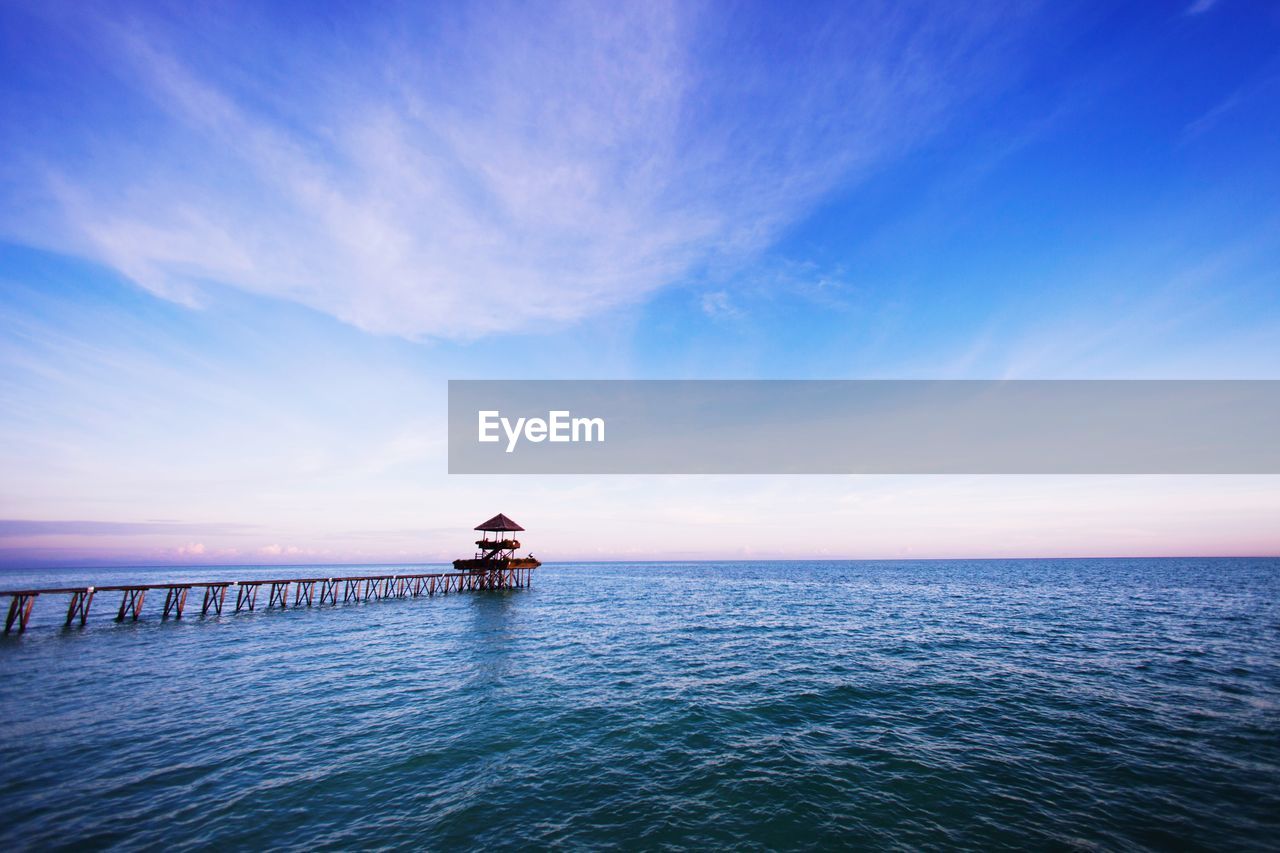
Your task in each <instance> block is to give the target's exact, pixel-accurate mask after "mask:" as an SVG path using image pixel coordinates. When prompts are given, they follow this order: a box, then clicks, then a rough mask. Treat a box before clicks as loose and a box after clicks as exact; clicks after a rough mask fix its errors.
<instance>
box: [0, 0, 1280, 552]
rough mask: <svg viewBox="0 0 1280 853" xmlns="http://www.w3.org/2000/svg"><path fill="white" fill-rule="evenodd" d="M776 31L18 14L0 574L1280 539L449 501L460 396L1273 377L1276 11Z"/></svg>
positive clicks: (689, 21)
mask: <svg viewBox="0 0 1280 853" xmlns="http://www.w3.org/2000/svg"><path fill="white" fill-rule="evenodd" d="M791 5H794V4H790V5H788V4H770V5H764V4H722V3H708V4H673V5H663V4H657V3H646V4H630V5H620V4H619V5H616V6H613V5H609V6H607V5H605V4H590V3H578V4H558V3H555V4H553V3H547V4H536V5H530V4H473V5H462V4H441V5H440V6H438V7H434V8H433V7H420V6H418V5H416V4H407V5H404V6H398V5H395V4H385V5H382V6H380V7H379V8H378V9H377V10H376V11H371V10H370V9H368V8H361V7H351V6H349V5H346V6H339V5H335V6H332V7H326V6H325V5H324V4H316V3H307V4H284V3H277V4H243V5H238V4H216V5H213V4H210V5H204V6H201V5H192V4H164V3H150V4H139V3H119V2H117V3H101V4H94V3H26V2H11V3H8V4H5V6H4V8H3V9H2V10H0V67H2V69H3V74H2V75H0V185H2V186H3V195H2V196H0V400H2V401H3V407H2V409H0V467H2V468H3V470H4V471H5V477H4V478H3V479H4V484H3V486H0V519H8V521H0V560H3V561H5V562H9V563H24V564H25V563H32V562H70V563H75V562H86V561H88V562H92V561H100V560H102V561H124V562H129V561H167V560H192V561H208V562H253V561H276V560H280V561H293V562H302V561H308V560H409V559H442V558H446V557H450V556H453V555H455V552H457V550H458V546H459V543H460V544H462V545H465V544H466V534H465V533H461V531H464V530H466V529H467V528H469V527H470V526H471V525H472V524H474V523H475V522H476V521H478V520H479V519H480V518H483V517H488V516H489V515H492V514H493V512H496V511H498V510H502V511H504V512H507V513H509V514H510V515H513V516H514V517H516V518H517V519H519V520H521V521H522V523H524V524H525V525H526V526H527V527H530V528H531V530H534V531H537V535H536V537H535V541H537V542H538V545H539V547H538V552H539V553H540V554H541V555H550V554H555V555H557V556H563V557H565V558H579V557H609V556H622V557H630V556H646V557H668V556H671V557H684V556H700V557H713V556H722V555H723V556H737V555H743V556H797V557H803V556H985V555H1013V554H1029V555H1035V554H1062V553H1079V554H1107V553H1134V554H1146V553H1260V552H1268V553H1275V552H1276V551H1277V550H1280V539H1278V538H1277V534H1276V533H1275V532H1274V531H1273V530H1272V528H1273V527H1274V518H1275V517H1277V511H1278V510H1280V489H1278V488H1277V486H1276V482H1275V480H1274V478H1268V477H1252V478H1250V477H1239V478H834V477H833V478H551V479H549V480H546V481H541V482H530V481H527V480H524V479H511V480H504V479H502V478H458V477H455V478H450V477H448V476H447V475H445V473H444V468H445V461H444V460H445V456H444V443H443V410H444V392H445V380H447V379H449V378H468V377H492V378H523V377H531V378H543V377H546V378H552V377H554V378H585V377H600V378H654V377H659V378H660V377H679V378H719V377H734V378H756V377H760V378H811V377H813V378H840V377H898V378H917V377H926V378H938V377H941V378H978V377H980V378H989V377H995V378H999V377H1012V378H1065V377H1071V378H1127V377H1133V378H1213V377H1217V378H1280V272H1278V271H1280V204H1278V203H1277V201H1276V200H1277V199H1280V156H1277V154H1276V152H1277V151H1280V10H1277V8H1276V7H1275V6H1274V5H1273V4H1262V3H1246V2H1238V0H1218V2H1207V1H1206V0H1197V2H1192V3H1143V4H1134V5H1131V6H1128V7H1118V6H1117V5H1116V4H1107V3H1097V4H1073V3H1055V4H1048V3H1045V4H1035V3H1009V4H998V3H991V4H981V5H979V6H977V7H975V8H962V7H959V6H957V5H956V4H946V3H935V4H929V3H924V4H915V3H906V4H903V3H883V4H859V5H850V4H833V5H830V6H823V5H820V4H804V5H803V7H802V8H801V9H800V10H797V9H795V8H790V6H791ZM473 516H474V518H473ZM814 519H818V520H820V521H821V523H822V525H823V526H826V527H829V528H831V529H832V530H833V531H834V532H833V533H832V534H831V535H832V538H831V540H830V542H824V543H823V544H822V545H821V546H815V545H814V542H813V539H812V536H811V533H812V527H813V526H814V525H813V520H814ZM619 542H625V543H627V544H626V545H625V546H619V545H618V544H617V543H619ZM726 542H731V543H733V544H732V546H726V545H725V543H726Z"/></svg>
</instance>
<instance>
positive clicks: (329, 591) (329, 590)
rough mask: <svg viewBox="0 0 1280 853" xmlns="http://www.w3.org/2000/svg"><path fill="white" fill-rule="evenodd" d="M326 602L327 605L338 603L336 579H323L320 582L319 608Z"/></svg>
mask: <svg viewBox="0 0 1280 853" xmlns="http://www.w3.org/2000/svg"><path fill="white" fill-rule="evenodd" d="M326 601H327V602H328V603H329V604H337V603H338V581H337V579H336V578H325V579H324V580H322V581H321V582H320V606H321V607H323V606H324V604H325V602H326Z"/></svg>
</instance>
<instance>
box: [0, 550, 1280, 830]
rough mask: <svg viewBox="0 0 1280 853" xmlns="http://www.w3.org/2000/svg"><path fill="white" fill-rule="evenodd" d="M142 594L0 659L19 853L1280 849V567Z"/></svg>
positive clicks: (925, 568)
mask: <svg viewBox="0 0 1280 853" xmlns="http://www.w3.org/2000/svg"><path fill="white" fill-rule="evenodd" d="M402 568H407V567H402ZM292 571H293V573H295V574H297V575H299V576H303V575H307V574H310V573H312V570H306V569H301V570H292ZM365 571H368V573H371V574H374V573H384V572H386V571H387V570H386V569H376V570H372V569H366V570H365ZM329 572H330V570H328V569H326V570H323V573H329ZM257 573H258V574H259V575H261V574H263V573H265V574H268V575H275V576H280V575H281V574H285V575H287V574H289V573H290V572H289V571H285V572H282V570H281V569H279V568H272V569H264V570H258V571H257ZM353 573H354V572H353ZM253 574H255V570H249V569H213V570H210V569H203V570H201V571H198V572H191V571H190V570H182V571H180V570H177V569H170V570H156V569H147V570H141V569H139V570H130V571H117V570H112V571H58V572H48V573H43V574H40V575H33V574H16V573H13V572H6V573H3V574H0V587H3V588H13V587H20V586H24V585H27V584H32V583H45V584H55V583H56V584H63V583H71V582H82V581H83V582H97V583H99V584H105V583H108V582H111V581H119V580H136V581H147V580H157V581H158V580H171V579H177V578H178V577H192V578H196V577H201V578H202V577H221V576H231V577H248V576H251V575H253ZM116 595H118V594H117V593H112V594H110V595H108V594H105V593H104V594H103V596H102V597H101V598H100V599H99V600H98V601H97V602H95V611H94V615H93V617H91V621H90V624H89V626H88V627H87V628H85V629H79V628H75V629H70V630H64V629H63V628H62V627H61V625H60V621H61V620H60V618H59V617H60V615H61V614H60V613H58V607H57V604H55V602H54V601H48V602H45V601H42V602H40V603H38V604H37V609H36V620H35V622H34V624H33V627H32V628H31V629H30V630H29V632H28V633H27V634H26V635H24V636H22V637H20V638H15V637H9V638H7V639H5V640H4V641H3V642H0V844H3V846H4V847H5V848H6V849H40V850H44V849H58V848H70V847H75V848H77V849H84V848H86V847H87V848H102V847H113V848H117V849H130V850H132V849H161V848H175V847H176V848H218V849H220V850H227V849H230V850H235V849H256V848H262V847H272V848H297V849H308V850H309V849H352V848H361V849H364V848H375V847H376V848H402V847H403V848H413V849H454V848H481V847H482V848H494V847H505V848H520V849H523V848H528V847H544V846H553V847H557V848H563V849H586V848H592V849H594V848H601V847H616V848H626V849H632V848H682V847H697V848H707V847H715V848H720V847H735V848H745V849H753V848H761V849H763V848H771V849H772V848H781V849H807V848H808V849H811V848H818V847H823V848H826V847H832V846H839V847H874V848H895V849H917V848H922V847H923V848H938V847H957V846H958V847H966V848H982V849H1023V848H1027V847H1032V848H1039V849H1044V848H1061V849H1070V848H1084V849H1091V848H1104V849H1116V848H1121V849H1135V848H1138V849H1141V848H1154V849H1170V848H1178V849H1187V848H1197V847H1199V848H1206V849H1209V848H1211V849H1232V850H1234V849H1276V848H1277V846H1280V561H1277V560H1246V559H1241V560H1098V561H1090V560H1068V561H1053V560H1048V561H1046V560H1028V561H971V562H967V561H945V562H854V563H763V562H762V563H697V564H678V563H664V564H605V565H596V564H587V565H552V566H547V567H544V568H543V569H540V570H539V571H538V572H536V573H535V577H534V584H533V587H532V588H531V589H527V590H515V591H507V592H492V593H463V594H458V595H450V596H447V597H443V598H439V597H438V598H435V599H433V600H412V599H406V600H392V601H382V602H373V603H369V604H360V605H345V606H343V605H340V606H338V607H324V608H320V607H313V608H310V609H302V610H291V611H288V612H280V611H272V612H266V611H262V610H259V611H257V612H254V613H252V614H239V615H230V614H229V611H230V608H228V614H227V615H223V616H222V617H221V618H209V619H201V618H199V615H198V612H199V611H198V603H197V607H196V616H195V618H191V614H190V611H188V617H187V618H184V619H183V620H182V621H181V622H180V623H174V622H167V623H162V622H161V620H160V618H159V607H160V599H161V598H162V597H161V596H156V597H155V599H153V600H150V601H148V605H147V613H146V615H145V616H144V618H143V620H142V621H141V622H139V623H137V624H115V623H114V622H113V621H112V619H111V617H112V616H113V615H114V610H115V607H116V598H115V596H116ZM152 595H153V596H155V593H152ZM263 595H264V596H265V593H263ZM193 598H194V596H193ZM57 601H58V602H65V599H57ZM63 606H65V604H63Z"/></svg>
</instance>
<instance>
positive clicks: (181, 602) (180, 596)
mask: <svg viewBox="0 0 1280 853" xmlns="http://www.w3.org/2000/svg"><path fill="white" fill-rule="evenodd" d="M190 589H191V587H189V586H171V587H169V589H168V590H167V591H166V592H165V596H164V615H163V616H161V617H160V618H161V619H168V618H169V614H170V613H171V612H172V613H173V615H174V618H175V619H181V618H182V609H183V608H184V607H186V606H187V592H188V591H189V590H190Z"/></svg>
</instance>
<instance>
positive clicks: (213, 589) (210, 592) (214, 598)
mask: <svg viewBox="0 0 1280 853" xmlns="http://www.w3.org/2000/svg"><path fill="white" fill-rule="evenodd" d="M226 598H227V587H226V585H225V584H221V585H212V584H211V585H209V586H206V587H205V588H204V603H203V604H201V605H200V615H201V616H208V615H209V608H210V607H212V608H213V612H214V614H215V615H217V616H221V615H222V602H224V601H225V600H226Z"/></svg>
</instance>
